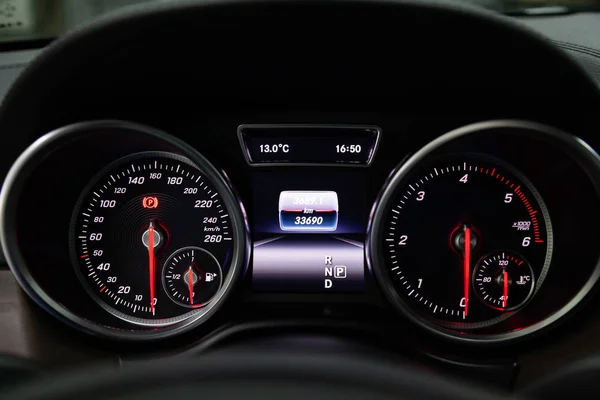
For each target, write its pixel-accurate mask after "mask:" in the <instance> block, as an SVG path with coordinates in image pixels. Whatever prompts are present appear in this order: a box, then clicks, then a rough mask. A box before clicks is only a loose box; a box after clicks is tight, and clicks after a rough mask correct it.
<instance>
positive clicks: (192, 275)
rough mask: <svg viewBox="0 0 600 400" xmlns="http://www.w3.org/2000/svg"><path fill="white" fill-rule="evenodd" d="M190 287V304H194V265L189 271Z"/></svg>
mask: <svg viewBox="0 0 600 400" xmlns="http://www.w3.org/2000/svg"><path fill="white" fill-rule="evenodd" d="M188 287H189V289H190V304H192V305H193V304H194V273H193V272H192V267H190V270H189V271H188Z"/></svg>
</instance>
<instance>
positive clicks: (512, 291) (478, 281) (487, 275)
mask: <svg viewBox="0 0 600 400" xmlns="http://www.w3.org/2000/svg"><path fill="white" fill-rule="evenodd" d="M473 286H474V287H475V292H476V293H477V295H478V296H479V298H480V299H481V300H482V301H483V302H484V303H485V304H486V305H488V306H489V307H491V308H494V309H496V310H502V311H514V310H516V309H518V308H520V307H522V306H523V305H524V304H525V303H527V301H528V300H529V298H530V297H531V295H532V293H533V288H534V287H535V278H534V275H533V271H532V270H531V266H530V265H529V263H528V262H527V261H525V259H524V258H523V257H521V256H519V255H517V254H516V253H514V252H509V251H498V252H494V253H491V254H488V255H486V256H484V257H483V258H482V259H481V260H480V261H479V263H478V264H477V266H476V267H475V270H474V271H473Z"/></svg>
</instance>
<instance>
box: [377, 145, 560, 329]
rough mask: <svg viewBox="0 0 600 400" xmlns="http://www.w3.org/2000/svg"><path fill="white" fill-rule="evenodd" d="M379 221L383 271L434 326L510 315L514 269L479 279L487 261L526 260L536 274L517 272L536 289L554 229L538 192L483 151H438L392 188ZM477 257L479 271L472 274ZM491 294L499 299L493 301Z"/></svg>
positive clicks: (475, 323)
mask: <svg viewBox="0 0 600 400" xmlns="http://www.w3.org/2000/svg"><path fill="white" fill-rule="evenodd" d="M381 226H382V232H383V234H382V235H380V239H379V243H377V244H376V245H377V246H378V248H380V249H381V251H382V252H383V259H384V261H385V265H384V267H383V269H384V271H382V273H383V274H386V275H387V276H388V277H389V279H390V282H391V283H392V285H393V286H394V291H395V293H396V294H397V296H399V298H400V299H401V302H402V304H405V305H406V307H407V308H409V309H410V310H412V311H416V312H417V313H418V314H420V315H421V316H422V317H424V318H425V319H427V320H428V321H431V322H433V323H435V324H436V325H441V326H446V327H452V328H459V329H475V328H483V327H485V326H489V325H491V324H494V323H497V322H499V321H501V320H504V319H506V318H508V317H510V316H511V315H512V313H513V312H512V311H513V310H514V309H515V308H516V306H515V307H513V305H514V304H515V303H514V302H513V295H512V294H511V295H509V293H514V296H515V297H514V299H515V300H516V297H518V296H517V293H518V292H519V291H520V286H519V285H517V279H519V278H517V273H516V271H517V269H516V268H509V267H504V268H505V269H504V270H502V269H497V268H496V270H494V271H493V273H492V272H490V274H491V275H490V276H489V277H487V278H489V282H488V281H487V280H486V285H487V286H486V287H485V288H483V286H481V285H480V283H483V279H484V278H486V276H484V274H482V273H481V270H482V269H484V267H487V265H488V264H489V265H491V264H490V263H491V262H496V263H497V264H498V263H500V264H502V263H509V262H511V261H510V260H509V259H503V258H502V257H503V255H507V254H509V257H512V254H516V256H515V257H514V259H515V260H522V259H526V260H528V262H529V264H530V265H531V269H532V271H533V273H532V274H522V275H523V276H527V279H530V280H529V281H528V282H527V284H528V285H529V287H530V288H531V284H532V283H533V282H535V284H536V288H539V286H540V285H541V284H542V283H543V282H544V278H545V276H546V273H547V271H548V268H549V265H550V259H551V255H552V230H551V224H550V218H549V215H548V211H547V209H546V206H545V204H544V202H543V200H542V198H541V197H540V195H539V194H538V192H537V190H536V189H535V188H534V187H533V185H532V184H531V183H530V182H529V181H528V180H527V179H526V178H525V177H524V176H522V175H521V174H520V173H519V172H517V171H516V170H515V169H514V168H512V167H511V166H509V165H506V164H504V163H502V162H500V161H498V160H495V159H492V158H488V157H485V156H479V155H471V156H460V157H453V156H448V157H443V158H437V159H435V160H432V161H431V162H430V163H429V165H424V166H423V167H422V168H420V169H419V170H417V171H414V172H413V174H411V176H410V178H408V179H407V180H406V181H405V182H404V183H403V184H402V185H400V186H399V187H397V188H396V190H395V193H394V194H393V195H392V197H391V200H390V202H389V203H388V209H387V210H386V211H385V213H384V214H383V221H382V225H381ZM490 254H495V255H497V256H494V257H496V258H493V257H492V256H490ZM490 257H492V258H490ZM511 259H512V258H511ZM490 260H492V261H490ZM518 262H520V261H517V263H518ZM478 263H479V264H480V265H483V268H482V267H479V270H480V272H479V274H481V276H477V277H474V276H473V274H474V273H475V268H476V266H477V265H478ZM486 263H487V264H486ZM502 265H503V264H502ZM490 271H491V267H490ZM531 275H533V276H531ZM523 279H524V278H523ZM532 292H535V289H533V288H532ZM489 293H492V294H493V296H494V297H495V298H496V300H498V299H501V300H499V301H501V303H502V304H501V305H500V306H498V307H496V308H493V307H490V306H489V304H487V303H486V302H487V301H488V299H489V297H490V296H491V295H490V294H489ZM528 293H529V292H528ZM528 293H525V295H521V296H520V297H521V298H520V300H519V302H518V303H517V304H518V306H519V307H520V306H522V305H523V303H524V302H525V301H526V300H527V299H528V298H529V295H528ZM486 295H488V298H486ZM506 296H510V297H508V298H509V299H510V300H509V301H508V304H506V303H505V302H504V299H505V298H506Z"/></svg>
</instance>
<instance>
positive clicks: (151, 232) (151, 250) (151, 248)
mask: <svg viewBox="0 0 600 400" xmlns="http://www.w3.org/2000/svg"><path fill="white" fill-rule="evenodd" d="M155 262H156V260H155V259H154V222H150V226H149V227H148V269H149V272H150V273H149V275H150V310H151V311H152V314H154V273H155V270H156V268H155Z"/></svg>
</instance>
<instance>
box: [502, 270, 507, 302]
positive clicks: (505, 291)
mask: <svg viewBox="0 0 600 400" xmlns="http://www.w3.org/2000/svg"><path fill="white" fill-rule="evenodd" d="M502 279H503V280H504V305H503V306H502V307H503V308H506V301H507V300H508V272H506V270H505V271H504V274H502Z"/></svg>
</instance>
